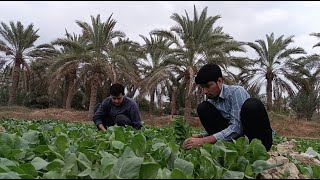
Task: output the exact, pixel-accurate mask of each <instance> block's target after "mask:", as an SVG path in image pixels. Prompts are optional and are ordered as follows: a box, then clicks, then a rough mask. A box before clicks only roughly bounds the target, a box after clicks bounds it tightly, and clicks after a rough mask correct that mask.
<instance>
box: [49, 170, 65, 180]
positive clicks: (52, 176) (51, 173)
mask: <svg viewBox="0 0 320 180" xmlns="http://www.w3.org/2000/svg"><path fill="white" fill-rule="evenodd" d="M43 179H66V176H65V175H63V173H61V172H59V171H49V172H47V173H45V174H43Z"/></svg>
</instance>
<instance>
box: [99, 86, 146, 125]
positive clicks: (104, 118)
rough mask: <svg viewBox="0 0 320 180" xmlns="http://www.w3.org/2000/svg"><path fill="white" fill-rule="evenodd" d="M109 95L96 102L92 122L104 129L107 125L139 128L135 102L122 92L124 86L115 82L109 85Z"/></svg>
mask: <svg viewBox="0 0 320 180" xmlns="http://www.w3.org/2000/svg"><path fill="white" fill-rule="evenodd" d="M110 94H111V95H110V96H109V97H107V98H106V99H105V100H104V101H103V102H102V103H99V104H97V106H96V108H95V114H94V116H93V122H94V123H95V125H96V126H97V128H98V129H99V130H102V131H106V130H107V127H109V126H113V125H115V124H117V125H118V126H125V125H129V126H132V127H134V128H135V129H141V127H142V125H141V117H140V113H139V108H138V105H137V103H136V102H135V101H134V100H133V99H132V98H129V97H127V96H125V94H124V87H123V85H121V84H119V83H115V84H113V85H112V86H111V87H110Z"/></svg>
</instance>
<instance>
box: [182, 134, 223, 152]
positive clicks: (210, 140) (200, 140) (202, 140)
mask: <svg viewBox="0 0 320 180" xmlns="http://www.w3.org/2000/svg"><path fill="white" fill-rule="evenodd" d="M216 142H217V140H216V138H215V137H214V136H207V137H202V135H201V137H200V136H199V134H193V135H192V137H190V138H188V139H186V140H185V142H184V145H183V147H184V148H186V149H191V148H192V147H196V146H201V145H203V144H214V143H216Z"/></svg>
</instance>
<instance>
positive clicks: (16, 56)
mask: <svg viewBox="0 0 320 180" xmlns="http://www.w3.org/2000/svg"><path fill="white" fill-rule="evenodd" d="M1 26H2V27H1ZM1 26H0V34H1V36H2V37H3V39H4V40H5V41H2V40H0V51H4V52H5V53H6V55H9V56H10V57H11V59H12V61H13V70H12V85H11V88H10V92H9V101H8V105H13V104H16V93H17V88H18V82H19V77H20V70H21V65H22V68H26V69H27V73H28V74H27V77H29V72H30V71H29V69H30V68H29V65H28V63H27V60H28V59H29V58H30V56H29V54H30V52H31V51H32V50H34V42H35V41H36V40H37V39H38V38H39V36H38V35H37V32H38V30H39V29H38V30H34V28H33V24H32V23H31V24H30V25H28V26H27V27H26V28H24V26H23V25H22V24H21V22H20V21H18V22H17V23H16V24H15V23H14V22H13V21H11V22H10V24H9V25H7V24H5V23H4V22H1Z"/></svg>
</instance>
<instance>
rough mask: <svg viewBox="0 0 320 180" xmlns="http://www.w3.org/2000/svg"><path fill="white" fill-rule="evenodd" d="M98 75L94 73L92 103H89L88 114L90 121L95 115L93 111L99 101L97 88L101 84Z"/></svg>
mask: <svg viewBox="0 0 320 180" xmlns="http://www.w3.org/2000/svg"><path fill="white" fill-rule="evenodd" d="M97 77H98V74H94V75H93V79H92V81H91V93H90V105H89V114H88V120H89V121H91V120H92V118H93V115H94V112H93V111H94V107H95V106H96V101H97V90H98V85H99V79H98V78H97Z"/></svg>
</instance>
